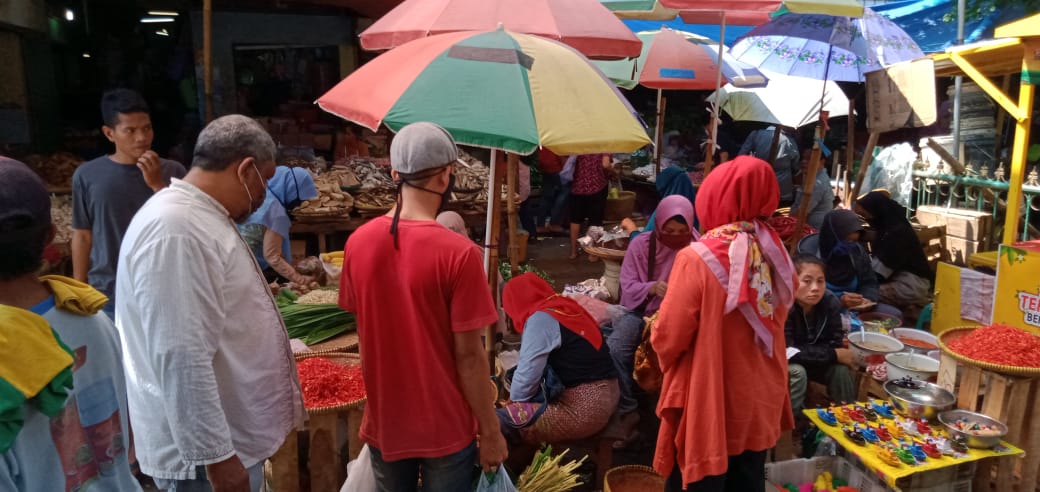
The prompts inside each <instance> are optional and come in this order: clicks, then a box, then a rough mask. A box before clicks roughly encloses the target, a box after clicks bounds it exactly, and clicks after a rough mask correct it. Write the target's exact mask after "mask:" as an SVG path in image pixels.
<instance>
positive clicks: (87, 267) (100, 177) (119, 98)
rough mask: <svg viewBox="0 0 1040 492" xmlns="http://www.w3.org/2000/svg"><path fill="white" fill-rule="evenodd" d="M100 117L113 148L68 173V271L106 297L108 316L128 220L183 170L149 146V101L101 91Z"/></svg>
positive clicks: (125, 92) (121, 92)
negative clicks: (70, 232) (110, 152)
mask: <svg viewBox="0 0 1040 492" xmlns="http://www.w3.org/2000/svg"><path fill="white" fill-rule="evenodd" d="M101 116H102V118H103V119H104V123H105V124H104V126H103V127H102V131H103V132H104V134H105V137H106V138H108V140H109V141H110V142H112V143H113V144H115V152H114V153H113V154H111V155H105V156H101V157H98V158H97V159H94V160H92V161H90V162H86V163H84V164H83V165H81V166H80V167H79V168H77V169H76V173H75V174H74V175H73V176H72V270H73V276H74V277H75V278H76V280H80V281H83V282H87V283H89V284H90V285H91V286H93V287H94V288H95V289H98V290H100V291H101V292H103V293H104V294H105V295H106V296H108V298H109V300H110V302H109V304H108V305H107V306H105V311H106V312H107V313H108V314H109V315H111V314H112V312H113V309H114V307H115V291H116V285H115V284H116V264H117V263H118V261H119V245H120V244H121V243H122V241H123V234H124V233H126V229H127V227H129V226H130V219H132V218H133V217H134V214H135V213H137V210H138V209H140V208H141V206H142V205H144V203H145V202H146V201H148V199H149V198H151V197H152V195H153V194H154V193H155V192H156V191H159V190H160V189H162V188H165V187H166V186H168V185H169V184H170V180H171V179H172V178H182V177H184V175H185V173H186V171H185V169H184V166H182V165H181V164H179V163H177V162H174V161H170V160H166V159H160V158H159V156H158V155H157V154H156V153H155V152H154V151H152V150H151V146H152V138H153V132H152V122H151V118H150V117H149V115H148V105H147V104H146V103H145V102H144V99H142V98H141V96H140V95H139V94H137V93H136V92H133V91H130V90H126V89H117V90H114V91H110V92H107V93H105V95H104V96H102V98H101Z"/></svg>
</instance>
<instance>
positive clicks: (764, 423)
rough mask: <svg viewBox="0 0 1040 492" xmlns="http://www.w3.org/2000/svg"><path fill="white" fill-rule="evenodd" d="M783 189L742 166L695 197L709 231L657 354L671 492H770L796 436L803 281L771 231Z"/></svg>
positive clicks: (690, 253) (678, 273)
mask: <svg viewBox="0 0 1040 492" xmlns="http://www.w3.org/2000/svg"><path fill="white" fill-rule="evenodd" d="M779 195H780V189H779V186H778V185H777V181H776V176H775V175H774V173H773V169H772V167H770V166H769V164H767V163H766V162H765V161H762V160H761V159H757V158H754V157H748V156H741V157H738V158H736V159H734V160H732V161H729V162H727V163H725V164H722V165H721V166H719V167H717V168H715V169H714V170H713V171H712V172H711V174H709V175H708V177H707V178H705V180H704V182H703V183H702V184H701V188H700V190H699V192H698V193H697V204H696V209H697V217H699V218H700V220H701V225H702V226H703V227H704V228H706V229H707V230H708V232H707V233H705V234H704V236H702V237H701V240H700V241H699V242H696V243H693V244H692V245H691V247H689V248H686V249H684V250H682V251H681V252H680V253H679V254H678V256H677V257H676V259H675V266H674V267H673V269H672V275H671V277H670V278H671V280H670V282H669V285H668V292H667V294H666V295H665V298H664V301H663V303H662V304H661V309H660V311H659V317H658V321H657V324H656V325H655V326H654V328H653V331H652V332H651V343H652V344H653V347H654V349H655V350H656V352H657V355H658V358H659V359H660V363H661V369H662V371H663V373H664V381H663V384H662V388H661V398H660V400H659V402H658V405H657V415H658V416H659V417H660V418H661V429H660V433H659V435H658V438H657V450H656V453H655V456H654V468H655V469H656V470H657V472H658V473H660V474H661V475H663V476H666V477H670V478H669V481H668V482H669V486H668V490H682V489H686V490H694V491H720V492H721V491H731V490H739V491H741V492H762V491H764V490H765V488H764V483H765V452H766V450H768V449H769V448H772V447H773V446H774V445H775V444H776V441H777V439H778V438H779V437H780V433H781V431H783V430H788V429H791V428H793V427H794V419H793V418H792V415H791V403H790V396H789V395H788V392H787V357H786V355H785V353H786V352H785V348H786V347H785V343H784V323H785V322H786V320H787V312H788V309H790V307H791V303H792V301H793V292H794V281H795V273H794V268H793V266H792V265H791V259H790V258H789V257H788V256H787V253H786V252H785V251H784V249H783V243H782V242H781V241H780V238H779V236H777V234H776V232H774V231H773V230H772V229H770V228H769V226H768V225H766V223H765V222H764V219H765V218H766V217H769V216H770V215H771V214H772V213H773V211H774V210H775V209H776V206H777V203H778V202H779Z"/></svg>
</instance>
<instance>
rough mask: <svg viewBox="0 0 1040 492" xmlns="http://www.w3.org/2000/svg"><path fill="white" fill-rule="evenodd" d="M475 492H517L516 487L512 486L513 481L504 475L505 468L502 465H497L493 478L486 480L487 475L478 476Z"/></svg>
mask: <svg viewBox="0 0 1040 492" xmlns="http://www.w3.org/2000/svg"><path fill="white" fill-rule="evenodd" d="M476 492H517V491H516V487H514V486H513V481H512V480H510V479H509V474H508V473H506V468H505V467H504V466H502V465H498V473H496V474H495V475H494V478H493V479H491V480H488V474H487V473H481V474H480V483H479V484H477V490H476Z"/></svg>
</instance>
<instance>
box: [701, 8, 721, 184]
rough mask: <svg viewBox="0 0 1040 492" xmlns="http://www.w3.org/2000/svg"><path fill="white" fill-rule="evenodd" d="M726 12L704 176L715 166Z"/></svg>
mask: <svg viewBox="0 0 1040 492" xmlns="http://www.w3.org/2000/svg"><path fill="white" fill-rule="evenodd" d="M725 39H726V11H725V10H723V11H722V22H720V23H719V53H718V55H719V58H718V60H716V61H715V68H716V69H717V70H716V73H715V100H714V101H712V108H711V129H710V130H709V131H708V145H707V148H705V149H704V175H705V176H707V175H708V173H710V172H711V168H712V167H714V164H715V142H717V141H718V135H717V134H718V132H719V109H720V108H719V92H721V91H722V56H723V54H724V53H726V45H725V44H723V43H725Z"/></svg>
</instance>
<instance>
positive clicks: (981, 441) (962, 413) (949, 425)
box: [939, 410, 1008, 449]
mask: <svg viewBox="0 0 1040 492" xmlns="http://www.w3.org/2000/svg"><path fill="white" fill-rule="evenodd" d="M960 419H966V420H968V421H971V422H978V423H980V424H983V425H990V426H993V427H996V428H997V429H998V430H999V431H1000V434H997V435H994V436H976V435H975V434H972V433H970V432H964V431H962V430H959V429H957V428H956V427H954V426H953V423H954V422H956V421H957V420H960ZM939 422H942V424H943V425H945V426H946V430H948V431H949V432H950V436H952V437H954V438H963V439H964V442H965V443H967V444H968V447H969V448H976V449H991V448H993V447H996V445H998V444H1000V440H1001V439H1003V438H1004V436H1006V435H1007V433H1008V427H1007V426H1006V425H1004V423H1003V422H1001V421H999V420H997V419H994V418H992V417H990V416H988V415H983V414H981V413H975V412H969V411H967V410H947V411H945V412H942V413H940V414H939Z"/></svg>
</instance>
